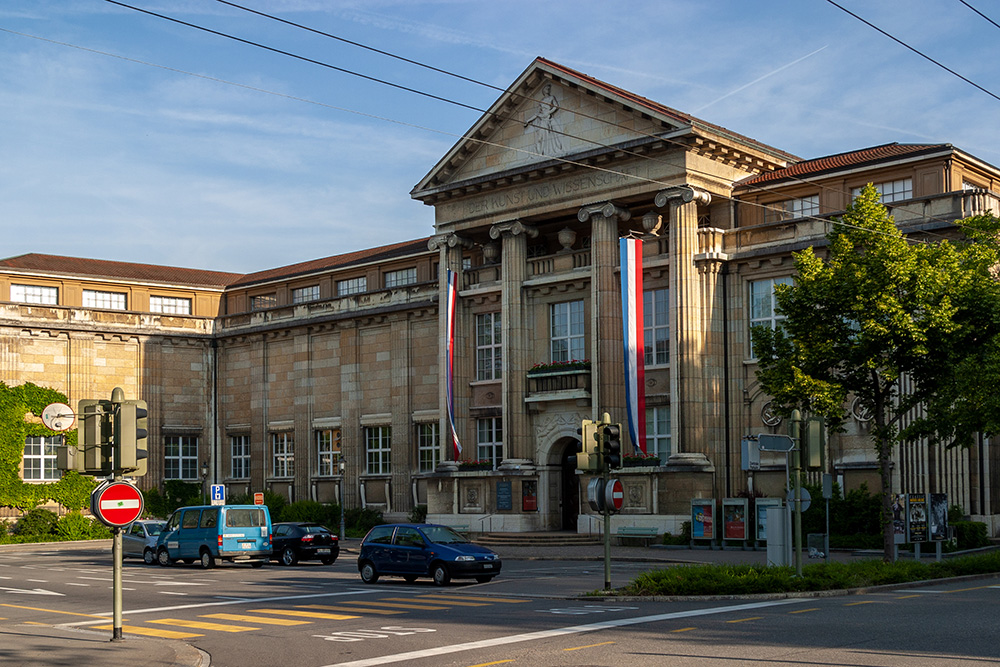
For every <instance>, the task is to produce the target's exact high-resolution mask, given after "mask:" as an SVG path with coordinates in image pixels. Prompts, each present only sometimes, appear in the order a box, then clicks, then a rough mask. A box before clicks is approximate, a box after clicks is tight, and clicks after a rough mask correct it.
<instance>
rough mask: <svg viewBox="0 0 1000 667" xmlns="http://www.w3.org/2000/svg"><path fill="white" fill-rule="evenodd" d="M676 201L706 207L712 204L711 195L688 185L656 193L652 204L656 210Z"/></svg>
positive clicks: (676, 186)
mask: <svg viewBox="0 0 1000 667" xmlns="http://www.w3.org/2000/svg"><path fill="white" fill-rule="evenodd" d="M678 200H679V203H681V204H688V203H690V202H697V203H699V204H705V205H706V206H707V205H708V204H710V203H712V195H711V194H709V193H708V192H706V191H705V190H699V189H698V188H693V187H691V186H690V185H675V186H673V187H669V188H666V189H664V190H660V191H659V192H657V193H656V197H655V198H654V199H653V203H655V204H656V207H657V208H663V207H664V206H666V205H667V204H669V203H671V202H674V201H678Z"/></svg>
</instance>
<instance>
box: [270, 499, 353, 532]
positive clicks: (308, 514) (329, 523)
mask: <svg viewBox="0 0 1000 667" xmlns="http://www.w3.org/2000/svg"><path fill="white" fill-rule="evenodd" d="M280 520H281V521H308V522H310V523H318V524H320V525H321V526H326V527H327V528H330V529H331V530H334V529H335V528H336V527H337V526H338V525H340V505H335V504H332V503H320V502H317V501H315V500H299V501H296V502H294V503H292V504H290V505H286V506H285V508H284V509H283V510H282V511H281V519H280Z"/></svg>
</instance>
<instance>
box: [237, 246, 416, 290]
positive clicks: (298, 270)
mask: <svg viewBox="0 0 1000 667" xmlns="http://www.w3.org/2000/svg"><path fill="white" fill-rule="evenodd" d="M429 240H430V237H424V238H422V239H415V240H412V241H403V242H401V243H393V244H391V245H384V246H379V247H377V248H367V249H365V250H358V251H355V252H349V253H344V254H343V255H333V256H332V257H323V258H321V259H313V260H310V261H308V262H299V263H298V264H289V265H288V266H281V267H278V268H276V269H267V270H264V271H258V272H257V273H248V274H246V275H245V276H241V277H240V279H239V280H237V281H235V282H233V283H231V284H230V285H229V287H231V288H232V287H247V286H249V285H253V284H255V283H261V282H266V281H269V280H278V279H281V278H292V277H295V276H298V275H304V274H309V273H316V272H318V271H327V270H330V269H339V268H346V267H349V266H352V265H354V264H364V263H367V262H381V261H385V260H389V259H394V258H396V257H404V256H406V255H412V254H415V253H421V252H428V250H427V242H428V241H429Z"/></svg>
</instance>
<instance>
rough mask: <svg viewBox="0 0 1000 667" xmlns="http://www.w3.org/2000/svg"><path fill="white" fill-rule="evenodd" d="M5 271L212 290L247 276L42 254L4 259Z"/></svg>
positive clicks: (0, 261) (0, 263)
mask: <svg viewBox="0 0 1000 667" xmlns="http://www.w3.org/2000/svg"><path fill="white" fill-rule="evenodd" d="M3 269H11V270H15V271H24V272H40V273H50V274H58V275H72V276H80V277H91V278H109V279H117V280H131V281H142V282H156V283H169V284H172V285H189V286H192V287H211V288H221V287H225V286H226V285H228V284H229V283H231V282H233V281H234V280H236V279H238V278H241V277H242V275H243V274H240V273H223V272H221V271H204V270H202V269H183V268H178V267H175V266H157V265H155V264H132V263H130V262H113V261H110V260H103V259H86V258H82V257H62V256H59V255H42V254H39V253H29V254H26V255H18V256H16V257H8V258H7V259H0V270H3Z"/></svg>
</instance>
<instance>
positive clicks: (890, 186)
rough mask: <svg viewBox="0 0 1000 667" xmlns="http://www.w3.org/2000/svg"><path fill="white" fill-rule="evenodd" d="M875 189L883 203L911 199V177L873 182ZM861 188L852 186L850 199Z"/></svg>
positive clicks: (858, 192)
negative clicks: (886, 181)
mask: <svg viewBox="0 0 1000 667" xmlns="http://www.w3.org/2000/svg"><path fill="white" fill-rule="evenodd" d="M875 189H876V190H877V191H878V193H879V196H881V197H882V203H883V204H888V203H890V202H894V201H902V200H903V199H911V198H912V197H913V179H912V178H903V179H900V180H898V181H889V182H888V183H875ZM861 190H862V188H852V189H851V199H854V198H855V197H857V196H858V195H860V194H861Z"/></svg>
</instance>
